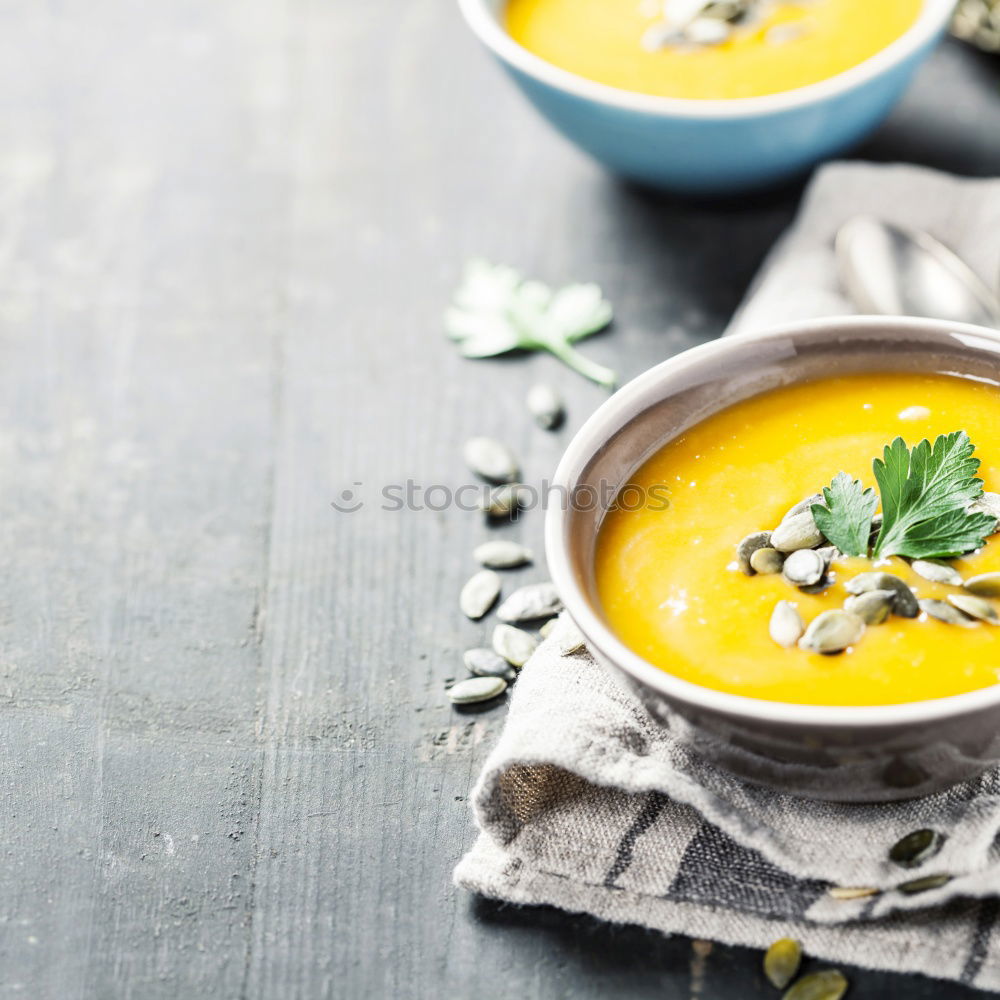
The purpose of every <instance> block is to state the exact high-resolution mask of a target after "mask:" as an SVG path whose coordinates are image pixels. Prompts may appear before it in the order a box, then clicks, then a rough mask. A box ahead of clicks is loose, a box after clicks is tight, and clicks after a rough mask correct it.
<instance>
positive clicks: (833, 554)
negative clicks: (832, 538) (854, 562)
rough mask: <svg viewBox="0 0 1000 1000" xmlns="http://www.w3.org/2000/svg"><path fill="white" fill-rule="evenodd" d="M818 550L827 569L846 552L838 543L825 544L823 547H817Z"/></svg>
mask: <svg viewBox="0 0 1000 1000" xmlns="http://www.w3.org/2000/svg"><path fill="white" fill-rule="evenodd" d="M816 551H817V552H818V553H819V555H821V556H822V557H823V562H825V563H826V568H827V569H829V568H830V563H832V562H836V561H837V560H838V559H840V558H841V557H842V556H843V554H844V553H843V552H841V551H840V549H838V548H837V546H836V545H824V546H823V548H821V549H816Z"/></svg>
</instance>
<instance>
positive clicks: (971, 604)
mask: <svg viewBox="0 0 1000 1000" xmlns="http://www.w3.org/2000/svg"><path fill="white" fill-rule="evenodd" d="M948 600H949V601H950V602H951V603H952V604H954V605H955V607H956V608H958V610H959V611H964V612H965V613H966V614H967V615H971V616H972V617H973V618H978V619H979V620H980V621H981V622H987V623H988V624H990V625H1000V615H998V614H997V609H996V608H995V607H994V606H993V605H992V604H990V602H989V601H986V600H983V598H981V597H975V596H973V595H972V594H949V595H948Z"/></svg>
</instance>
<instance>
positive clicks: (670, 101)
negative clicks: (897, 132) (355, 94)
mask: <svg viewBox="0 0 1000 1000" xmlns="http://www.w3.org/2000/svg"><path fill="white" fill-rule="evenodd" d="M506 2H507V0H458V5H459V8H460V9H461V12H462V15H463V17H464V18H465V21H466V23H467V24H468V25H469V27H470V28H471V30H472V31H473V33H474V34H475V35H476V36H477V37H478V38H479V40H480V41H481V42H482V43H483V44H484V45H485V46H486V47H487V48H489V49H490V50H491V51H492V52H493V53H494V54H495V55H496V56H497V57H498V58H500V59H501V60H502V61H503V62H506V63H509V64H510V65H511V66H514V67H516V68H517V69H519V70H520V71H521V72H523V73H525V74H527V75H528V76H531V77H534V79H536V80H538V81H540V82H541V83H545V84H548V85H549V86H551V87H554V88H555V89H557V90H562V91H565V92H568V93H571V94H574V95H576V96H577V97H582V98H584V99H585V100H589V101H596V102H598V103H600V104H604V105H608V106H611V107H616V108H622V109H625V110H629V111H639V112H645V113H647V114H658V115H663V116H668V117H674V118H693V119H698V118H743V117H748V116H754V115H766V114H770V113H774V112H780V111H789V110H792V109H794V108H801V107H803V106H806V105H809V104H813V103H816V102H819V101H824V100H827V99H829V98H832V97H836V96H838V95H840V94H843V93H845V92H846V91H848V90H850V89H852V88H853V87H856V86H860V85H861V84H864V83H867V82H868V81H869V80H871V79H873V78H875V77H876V76H878V75H879V74H880V73H883V72H886V71H888V70H890V69H891V68H893V67H894V66H896V65H898V64H899V63H901V62H902V61H903V60H905V59H906V58H907V57H908V56H910V55H912V54H913V53H914V52H916V51H917V50H918V49H919V48H920V47H921V46H922V45H924V44H926V43H928V42H930V41H931V40H932V39H933V38H934V36H935V35H936V34H937V33H938V32H939V31H941V30H942V29H943V28H944V26H945V24H946V23H947V22H948V20H949V18H950V17H951V12H952V9H953V7H954V0H923V4H922V7H921V10H920V14H919V15H918V16H917V19H916V20H915V21H914V22H913V24H911V25H910V27H909V28H907V29H906V31H904V32H903V34H901V35H900V36H899V37H898V38H895V39H894V40H893V41H891V42H890V43H889V44H888V45H887V46H886V47H885V48H883V49H879V51H878V52H876V53H875V54H874V55H871V56H869V57H868V58H867V59H865V60H864V61H863V62H860V63H857V64H856V65H854V66H850V67H848V68H847V69H845V70H842V71H841V72H840V73H836V74H834V75H833V76H830V77H827V78H826V79H823V80H819V81H818V82H816V83H810V84H807V85H805V86H803V87H796V88H794V89H792V90H783V91H780V92H779V93H777V94H766V95H764V96H760V97H731V98H708V99H704V100H703V99H701V98H688V97H657V96H654V95H652V94H640V93H637V92H634V91H630V90H622V89H620V88H618V87H611V86H609V85H607V84H604V83H598V82H597V81H595V80H589V79H587V78H586V77H583V76H579V75H577V74H576V73H572V72H570V71H569V70H565V69H560V68H559V67H558V66H554V65H553V64H552V63H550V62H547V61H546V60H544V59H542V58H541V57H540V56H536V55H535V54H534V53H533V52H530V51H529V50H528V49H526V48H524V46H523V45H521V44H520V43H518V42H516V41H514V39H513V38H512V37H511V36H510V35H509V34H508V33H507V32H506V31H505V30H504V28H503V27H502V25H501V24H500V22H499V20H498V19H497V17H496V16H495V14H494V9H495V8H496V7H498V6H499V5H500V4H504V3H506Z"/></svg>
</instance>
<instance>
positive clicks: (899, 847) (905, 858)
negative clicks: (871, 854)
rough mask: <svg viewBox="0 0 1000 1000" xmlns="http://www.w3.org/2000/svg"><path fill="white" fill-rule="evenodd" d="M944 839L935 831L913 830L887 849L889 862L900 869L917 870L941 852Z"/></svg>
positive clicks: (941, 834) (942, 835)
mask: <svg viewBox="0 0 1000 1000" xmlns="http://www.w3.org/2000/svg"><path fill="white" fill-rule="evenodd" d="M946 839H947V838H946V837H945V836H944V834H943V833H938V832H937V830H914V831H913V833H908V834H907V835H906V836H905V837H901V838H900V839H899V840H897V841H896V843H895V844H893V845H892V847H890V848H889V860H890V861H891V862H892V863H893V864H896V865H899V866H900V867H901V868H918V867H919V866H920V865H922V864H923V863H924V862H925V861H927V860H929V859H930V858H933V857H934V855H935V854H937V853H938V851H940V850H941V848H942V847H943V846H944V842H945V840H946Z"/></svg>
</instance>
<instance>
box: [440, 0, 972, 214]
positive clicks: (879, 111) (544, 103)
mask: <svg viewBox="0 0 1000 1000" xmlns="http://www.w3.org/2000/svg"><path fill="white" fill-rule="evenodd" d="M459 4H460V6H461V8H462V12H463V14H464V15H465V19H466V21H467V22H468V24H469V26H470V27H471V28H472V30H473V31H474V32H475V34H476V35H477V36H478V37H479V39H480V40H481V41H482V42H483V43H484V44H485V45H486V46H487V47H488V48H489V49H490V50H491V51H492V52H493V54H494V55H495V56H496V57H497V58H498V59H499V60H500V62H501V63H502V64H503V66H504V67H505V69H506V70H507V71H508V72H509V73H510V75H511V76H512V77H513V78H514V80H515V82H516V83H517V85H518V86H519V87H520V88H521V90H522V91H523V92H524V93H525V94H526V95H527V97H528V100H530V101H531V103H532V104H534V105H535V107H536V108H537V109H538V110H539V111H540V112H541V113H542V115H544V116H545V117H546V118H547V119H548V120H549V121H550V122H551V123H552V125H554V126H555V127H556V128H557V129H558V130H559V131H560V132H562V134H563V135H564V136H566V138H568V139H569V140H570V141H571V142H573V143H575V144H576V145H577V146H579V147H580V148H581V149H582V150H584V151H585V152H587V153H589V154H590V155H591V156H593V157H594V159H596V160H598V161H600V162H601V163H603V164H604V166H606V167H607V168H608V169H610V170H611V171H613V172H614V173H616V174H620V175H621V176H623V177H626V178H629V179H631V180H634V181H638V182H640V183H642V184H649V185H653V186H655V187H661V188H667V189H669V190H672V191H678V192H684V193H689V194H701V195H706V194H711V195H721V194H729V193H735V192H739V191H745V190H749V189H752V188H758V187H765V186H767V185H770V184H774V183H776V182H778V181H781V180H783V179H785V178H788V177H792V176H794V175H796V174H798V173H801V172H803V171H805V170H807V169H808V168H809V167H811V166H813V165H814V164H815V163H817V162H819V161H820V160H824V159H826V158H827V157H830V156H833V155H835V154H836V153H839V152H841V151H842V150H844V149H846V148H848V147H849V146H851V145H853V144H854V143H857V142H858V141H859V140H861V139H862V138H863V137H864V136H865V135H867V134H868V133H869V132H871V131H872V129H874V128H875V127H876V126H877V125H878V124H879V123H880V122H881V121H882V119H883V118H885V116H886V115H887V114H888V113H889V111H890V109H891V108H892V106H893V105H894V104H895V103H896V101H897V100H898V99H899V97H900V96H901V95H902V93H903V90H904V89H905V88H906V85H907V84H908V83H909V81H910V78H911V77H912V76H913V73H914V71H915V70H916V68H917V67H918V66H919V65H920V63H921V61H922V60H923V59H924V58H925V57H926V56H927V54H928V53H929V52H930V50H931V48H932V47H933V46H934V44H935V42H937V40H938V39H939V37H940V36H941V34H942V32H943V31H944V29H945V27H946V26H947V23H948V19H949V17H950V14H951V10H952V8H953V7H954V0H925V2H924V8H923V11H922V12H921V14H920V16H919V17H918V18H917V21H916V22H915V23H914V25H913V26H912V27H911V28H910V29H909V30H908V31H907V32H905V33H904V34H903V35H901V36H900V37H899V38H897V39H896V40H895V41H894V42H893V43H892V44H891V45H889V46H887V47H886V48H884V49H882V50H881V51H880V52H878V53H876V54H875V55H874V56H872V57H871V58H870V59H867V60H865V62H863V63H860V64H858V65H857V66H853V67H851V68H850V69H848V70H845V71H844V72H843V73H838V74H837V75H836V76H832V77H829V78H828V79H826V80H822V81H820V82H819V83H814V84H810V85H809V86H807V87H799V88H797V89H795V90H789V91H785V92H783V93H780V94H773V95H769V96H767V97H744V98H735V99H732V100H705V101H701V100H687V99H682V98H671V97H651V96H648V95H645V94H636V93H632V92H630V91H625V90H619V89H617V88H615V87H608V86H605V85H604V84H600V83H594V82H593V81H591V80H586V79H584V78H583V77H580V76H577V75H576V74H574V73H569V72H567V71H566V70H562V69H558V68H557V67H555V66H553V65H552V64H551V63H547V62H545V60H543V59H540V58H539V57H538V56H536V55H533V54H532V53H531V52H529V51H528V50H527V49H525V48H524V47H523V46H521V45H519V44H518V43H517V42H515V41H514V40H513V39H512V38H511V37H510V35H509V34H507V32H506V31H505V30H504V28H503V25H502V23H501V20H500V15H501V13H502V9H503V5H504V0H459Z"/></svg>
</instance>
